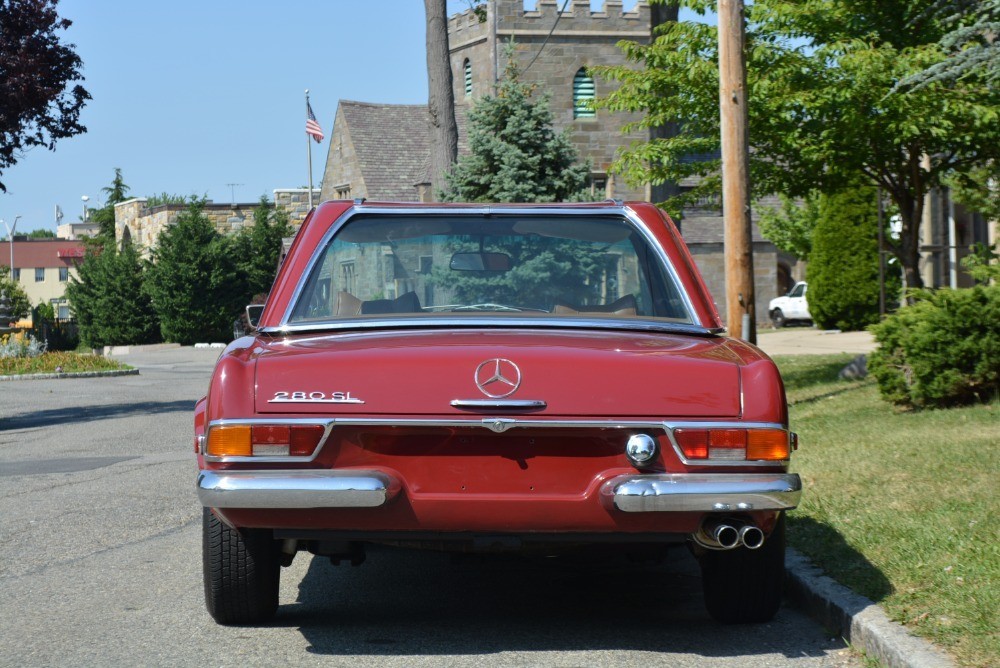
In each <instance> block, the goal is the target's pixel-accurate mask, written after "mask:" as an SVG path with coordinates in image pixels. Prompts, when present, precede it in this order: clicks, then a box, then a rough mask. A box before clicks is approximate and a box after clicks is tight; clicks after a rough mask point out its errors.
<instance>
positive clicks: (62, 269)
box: [59, 267, 69, 283]
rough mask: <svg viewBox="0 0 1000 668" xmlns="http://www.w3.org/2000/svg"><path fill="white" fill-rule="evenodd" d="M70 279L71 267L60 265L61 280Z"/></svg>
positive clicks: (62, 281) (61, 281)
mask: <svg viewBox="0 0 1000 668" xmlns="http://www.w3.org/2000/svg"><path fill="white" fill-rule="evenodd" d="M68 280H69V267H59V282H60V283H65V282H66V281H68Z"/></svg>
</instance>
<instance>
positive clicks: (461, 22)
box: [448, 0, 651, 200]
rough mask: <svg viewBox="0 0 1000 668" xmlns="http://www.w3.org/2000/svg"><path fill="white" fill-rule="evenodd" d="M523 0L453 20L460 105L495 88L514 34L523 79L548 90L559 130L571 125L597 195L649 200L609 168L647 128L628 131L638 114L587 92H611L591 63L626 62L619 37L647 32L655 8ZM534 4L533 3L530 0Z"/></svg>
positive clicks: (645, 36)
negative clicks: (601, 106) (600, 103)
mask: <svg viewBox="0 0 1000 668" xmlns="http://www.w3.org/2000/svg"><path fill="white" fill-rule="evenodd" d="M525 4H526V3H525V2H524V0H489V1H488V2H487V3H486V7H485V9H486V11H485V14H483V13H482V12H480V13H478V14H477V13H476V11H474V10H468V11H466V12H463V13H461V14H456V15H454V16H452V17H451V18H450V19H449V21H448V41H449V46H450V50H451V67H452V78H453V80H454V85H455V102H456V107H457V108H456V113H457V114H464V113H466V111H467V109H468V107H469V105H471V103H472V101H473V100H474V99H475V98H476V97H479V96H481V95H486V94H491V93H492V92H493V90H494V85H495V83H496V81H497V79H498V77H499V76H501V75H502V74H503V72H504V68H505V67H506V66H507V60H506V56H505V52H506V47H507V45H508V44H509V43H510V42H511V40H513V43H514V49H515V51H514V57H515V58H516V59H517V63H518V67H519V69H520V71H521V80H522V81H524V82H525V83H531V84H536V85H537V86H538V90H539V92H544V93H548V95H549V96H550V105H551V108H552V112H553V117H554V122H555V127H556V129H557V130H563V129H565V128H568V129H569V130H570V132H571V137H572V139H573V143H574V144H575V145H576V148H577V150H578V151H579V153H580V158H581V160H585V159H589V160H590V162H591V165H592V166H591V170H592V183H593V186H592V189H593V194H594V195H595V196H596V197H597V198H601V197H604V196H608V197H617V198H622V199H636V200H648V199H649V195H650V194H649V192H648V189H647V188H644V187H639V188H630V187H628V185H627V184H626V183H625V182H624V180H623V179H621V178H620V177H616V176H615V175H614V174H613V173H611V171H610V167H611V163H612V162H613V161H614V158H615V153H616V151H617V150H618V149H619V148H621V147H624V146H627V145H628V144H629V143H631V142H632V141H634V140H637V139H648V135H647V134H644V133H643V132H635V133H633V134H631V135H623V134H622V132H621V128H622V126H623V125H625V124H626V123H628V122H630V121H633V120H638V118H639V117H638V115H635V114H623V113H614V114H612V113H610V112H608V111H604V110H601V111H597V112H593V111H589V110H587V109H586V103H585V102H583V101H584V100H586V99H587V98H588V97H592V96H594V95H595V94H596V96H597V97H601V96H603V95H606V94H607V92H608V85H609V84H608V82H606V81H603V80H601V79H599V78H596V77H594V78H591V77H590V76H589V75H588V74H587V73H586V68H587V67H589V66H592V65H623V64H625V63H626V61H625V57H624V55H623V54H622V51H621V49H619V48H618V47H617V46H616V44H617V43H618V42H619V41H621V40H631V41H635V42H648V41H649V40H650V26H651V22H650V9H649V6H648V5H647V4H646V0H638V3H637V4H636V6H635V7H634V9H633V10H632V11H629V12H625V11H623V7H622V1H621V0H605V2H604V5H603V7H602V8H601V11H599V12H594V11H591V8H590V1H589V0H570V2H569V5H568V6H567V8H566V11H565V12H563V13H562V15H559V7H560V6H561V5H562V0H538V1H537V3H536V4H535V8H534V9H533V10H526V9H525ZM529 4H530V3H529Z"/></svg>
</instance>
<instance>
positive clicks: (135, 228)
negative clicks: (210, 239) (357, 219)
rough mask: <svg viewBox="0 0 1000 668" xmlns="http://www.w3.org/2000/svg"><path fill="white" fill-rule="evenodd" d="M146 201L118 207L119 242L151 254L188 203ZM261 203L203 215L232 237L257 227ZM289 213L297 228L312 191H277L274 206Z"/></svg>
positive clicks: (217, 207) (213, 207)
mask: <svg viewBox="0 0 1000 668" xmlns="http://www.w3.org/2000/svg"><path fill="white" fill-rule="evenodd" d="M318 197H319V190H316V189H314V190H313V198H314V199H316V198H318ZM147 201H148V200H146V198H144V197H136V198H133V199H130V200H126V201H124V202H119V203H118V204H115V240H116V241H117V242H118V243H122V242H126V241H127V242H130V243H132V244H134V245H135V246H136V248H138V249H140V251H141V252H142V254H143V255H148V254H149V251H150V249H152V248H153V247H154V246H155V245H156V240H157V238H159V236H160V234H161V233H162V232H163V230H164V229H166V228H167V227H168V226H169V225H173V224H174V223H175V222H177V217H178V216H179V215H180V214H181V213H183V212H184V211H186V210H187V208H188V207H187V205H186V204H160V205H157V206H152V207H150V206H147ZM259 206H260V202H252V203H242V204H241V203H232V204H217V203H215V202H208V203H206V204H205V208H204V210H203V213H204V214H205V215H206V216H207V217H208V219H209V220H211V221H212V224H213V225H214V226H215V229H216V230H217V231H218V232H219V233H220V234H232V233H234V232H238V231H239V230H241V229H243V227H244V226H245V225H248V224H253V210H254V209H256V208H257V207H259ZM270 206H271V207H277V208H278V209H279V210H283V211H285V212H287V213H288V219H289V222H290V223H291V224H292V227H293V228H294V229H297V228H298V226H299V225H301V224H302V221H303V220H304V219H305V217H306V214H308V213H309V189H308V188H284V189H278V190H275V191H274V201H273V203H272V204H271V205H270Z"/></svg>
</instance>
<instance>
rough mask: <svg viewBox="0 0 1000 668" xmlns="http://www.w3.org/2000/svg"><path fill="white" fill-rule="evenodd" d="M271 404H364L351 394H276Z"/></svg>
mask: <svg viewBox="0 0 1000 668" xmlns="http://www.w3.org/2000/svg"><path fill="white" fill-rule="evenodd" d="M267 403H269V404H363V403H365V402H364V401H362V400H361V399H355V398H354V397H352V396H351V393H350V392H330V393H329V394H327V393H326V392H275V393H274V398H273V399H268V400H267Z"/></svg>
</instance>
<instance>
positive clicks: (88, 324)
mask: <svg viewBox="0 0 1000 668" xmlns="http://www.w3.org/2000/svg"><path fill="white" fill-rule="evenodd" d="M77 273H78V274H79V277H72V278H71V279H70V282H69V284H68V285H67V286H66V297H67V298H68V299H69V302H70V306H71V308H72V310H73V313H74V315H75V316H76V319H77V325H78V327H79V332H80V340H81V341H82V342H83V343H84V344H85V345H87V346H89V347H91V348H100V347H102V346H109V345H129V344H142V343H151V342H153V341H156V340H157V339H158V337H159V323H158V322H157V319H156V314H155V312H154V311H153V306H152V304H151V302H150V299H149V295H147V294H146V293H145V291H144V290H143V281H144V278H145V272H144V270H143V265H142V262H141V259H140V258H139V253H138V252H137V251H136V250H135V248H134V247H133V246H132V245H131V244H125V245H124V246H123V247H122V249H121V250H117V249H116V248H115V245H114V244H113V243H105V244H100V243H91V244H88V245H87V252H86V255H85V256H84V260H83V262H82V263H81V264H80V265H79V266H78V267H77Z"/></svg>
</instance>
